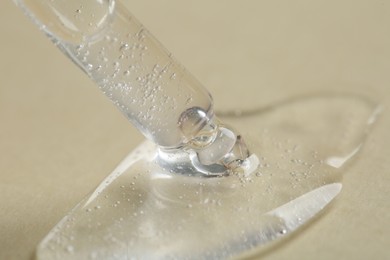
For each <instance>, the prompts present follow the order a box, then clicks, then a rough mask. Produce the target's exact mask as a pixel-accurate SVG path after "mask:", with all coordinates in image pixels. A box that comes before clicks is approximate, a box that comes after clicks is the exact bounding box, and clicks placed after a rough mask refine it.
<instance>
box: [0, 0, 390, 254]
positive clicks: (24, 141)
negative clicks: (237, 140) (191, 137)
mask: <svg viewBox="0 0 390 260" xmlns="http://www.w3.org/2000/svg"><path fill="white" fill-rule="evenodd" d="M124 2H125V4H126V5H127V6H128V7H129V9H130V10H131V11H132V13H133V14H134V15H135V16H136V17H138V19H139V20H141V21H142V22H143V23H144V24H145V26H146V27H147V28H149V29H150V31H152V33H154V34H155V35H156V37H157V38H158V39H160V41H162V42H163V43H164V44H165V45H166V47H167V48H168V49H169V50H170V51H172V52H173V53H174V54H175V56H176V57H177V59H178V60H180V61H181V62H182V63H183V64H184V65H185V66H186V67H187V68H188V69H189V70H190V71H191V72H193V74H195V75H196V76H197V77H198V78H199V79H200V81H202V82H203V83H204V84H205V85H206V86H207V87H208V89H209V90H210V91H211V93H213V95H214V98H215V103H216V107H217V108H218V109H220V110H221V109H227V108H235V107H244V108H245V107H253V106H259V105H267V104H271V103H272V102H276V101H279V100H283V99H285V98H288V97H292V96H300V95H303V94H307V93H318V92H323V91H329V92H335V93H338V92H343V93H344V92H347V93H358V94H363V95H365V96H367V97H369V98H371V99H373V100H376V101H377V102H378V103H380V104H382V105H383V106H384V107H385V110H384V112H383V114H382V116H381V118H380V119H379V121H378V123H377V124H376V126H375V127H374V129H373V132H372V134H371V135H370V136H369V138H368V140H367V143H366V145H365V147H364V149H363V151H362V152H361V153H360V155H359V157H358V159H357V160H356V161H355V163H354V164H353V165H352V166H351V167H349V168H348V170H347V171H346V172H345V173H344V176H343V184H344V188H343V190H342V194H341V195H340V196H339V197H338V198H337V201H336V202H335V203H334V204H333V205H332V207H331V208H330V209H329V210H328V211H327V212H326V213H325V214H324V216H322V217H321V218H319V219H317V220H316V221H315V223H313V224H312V225H310V226H309V227H308V228H306V229H304V230H303V231H302V232H301V234H299V235H297V236H294V237H293V239H291V240H289V241H287V242H286V243H283V245H282V246H281V247H278V248H276V249H275V250H270V251H267V252H265V253H264V254H262V256H263V257H264V258H265V259H287V258H288V259H368V258H371V259H384V258H389V257H390V252H389V245H390V200H389V194H390V186H389V185H390V174H389V168H390V160H389V159H388V157H389V155H390V136H389V127H390V117H389V113H388V109H387V108H388V106H389V105H390V1H385V0H382V1H379V0H367V1H357V0H350V1H347V0H333V1H309V0H307V1H305V0H297V1H289V0H284V1H282V0H274V1H257V0H253V1H248V0H246V1H224V0H218V1H217V0H215V1H207V0H200V1H179V0H166V1H154V0H132V1H130V0H128V1H124ZM0 37H1V48H0V73H1V74H0V75H1V77H0V259H30V258H31V257H32V256H33V253H34V249H35V247H36V245H37V244H38V242H39V241H40V240H41V239H42V238H43V237H44V236H45V235H46V234H47V233H48V232H49V230H50V229H51V228H52V227H53V226H54V225H55V224H56V223H57V222H58V221H59V220H60V219H61V218H62V217H63V216H64V215H65V214H66V213H67V212H68V211H69V210H70V209H71V208H72V207H73V206H74V205H75V204H76V203H77V202H79V201H80V200H81V199H82V198H83V197H84V196H85V195H86V194H87V193H88V192H89V191H91V190H92V189H93V188H94V187H95V186H96V185H97V184H98V183H99V182H100V181H101V180H102V179H103V178H104V177H105V176H106V175H107V174H108V173H109V172H110V171H111V170H112V169H113V167H114V166H115V165H116V164H117V163H118V162H119V161H120V160H121V159H122V158H123V157H124V156H125V155H126V154H127V153H128V152H129V151H130V150H131V149H132V148H134V147H135V146H136V145H137V144H138V143H139V142H141V140H142V137H141V136H140V134H138V133H137V132H136V130H135V129H134V128H133V127H132V126H131V125H129V124H128V123H127V122H126V121H125V119H124V118H123V117H122V116H121V115H120V113H118V112H117V111H116V109H115V108H114V107H113V106H112V105H111V104H110V102H109V101H108V100H107V99H106V98H105V97H104V96H103V95H102V94H101V93H100V92H99V90H98V88H97V87H95V86H94V84H93V83H92V82H91V81H90V80H89V79H88V78H87V77H86V76H85V75H84V74H83V73H82V72H81V71H80V70H79V69H78V68H76V67H75V66H73V64H72V63H71V62H70V61H69V60H67V59H66V58H65V57H64V56H63V55H62V54H61V53H60V52H59V51H58V50H57V49H56V48H55V47H54V46H53V45H52V44H51V43H50V42H49V41H48V40H47V39H46V38H45V37H44V36H43V34H42V33H40V32H39V31H38V30H37V28H35V27H34V25H33V24H32V23H30V22H29V21H28V20H27V19H26V18H25V17H24V16H23V15H22V13H21V12H20V10H18V9H17V8H16V7H15V6H14V5H13V4H12V1H1V3H0Z"/></svg>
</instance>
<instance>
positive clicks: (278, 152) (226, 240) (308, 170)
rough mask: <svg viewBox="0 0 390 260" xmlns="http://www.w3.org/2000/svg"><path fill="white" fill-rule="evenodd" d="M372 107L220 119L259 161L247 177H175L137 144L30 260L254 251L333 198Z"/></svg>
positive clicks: (363, 103)
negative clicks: (236, 132)
mask: <svg viewBox="0 0 390 260" xmlns="http://www.w3.org/2000/svg"><path fill="white" fill-rule="evenodd" d="M379 111H380V109H378V107H377V106H376V105H375V104H374V103H373V102H370V101H368V100H366V99H364V98H362V97H358V96H353V95H322V96H316V97H306V98H300V99H295V100H290V101H286V102H283V103H280V104H276V105H274V106H272V107H269V108H267V109H259V110H257V111H251V112H241V115H240V116H239V117H237V116H234V115H231V114H229V113H227V114H225V115H222V117H223V119H224V121H225V122H228V123H229V124H231V125H233V126H234V127H235V128H236V129H238V131H239V132H240V133H242V134H243V136H244V137H245V141H246V143H247V145H248V147H249V149H250V151H251V152H252V153H253V154H254V155H256V161H257V159H258V161H257V162H258V163H259V166H258V167H257V168H256V169H250V168H248V171H251V174H250V173H249V174H248V171H246V173H245V174H240V173H237V174H234V175H230V176H223V177H212V178H205V177H202V176H201V175H196V176H188V175H186V174H185V173H182V174H177V172H175V171H177V169H175V171H170V170H169V169H162V168H161V167H160V166H159V164H158V163H156V161H155V158H156V156H157V151H156V147H155V146H154V145H153V144H151V143H148V142H147V143H144V144H142V145H141V146H140V147H138V148H137V149H136V150H135V151H134V152H133V153H132V154H130V155H129V156H128V157H127V158H126V159H125V160H124V161H123V162H122V163H121V164H120V165H119V166H118V168H117V169H115V170H114V171H113V173H112V174H111V175H110V176H109V177H108V178H107V179H106V180H104V181H103V182H102V184H101V185H99V187H98V188H97V189H96V190H95V191H94V192H92V194H91V195H90V196H89V197H87V198H86V199H85V200H84V201H83V202H81V203H80V204H79V205H78V206H76V208H75V209H74V210H73V211H72V212H70V213H69V214H68V215H67V216H66V217H65V218H64V219H63V220H62V221H61V222H60V223H59V224H58V225H57V226H56V227H55V228H54V229H53V230H52V231H51V232H50V234H49V235H48V236H47V237H46V238H45V239H44V240H43V241H42V243H41V244H40V246H39V248H38V250H37V258H38V259H75V258H80V259H224V258H228V257H233V256H239V255H240V254H243V253H247V252H248V251H251V250H253V251H251V252H253V253H258V252H261V251H259V250H261V248H262V246H263V245H266V244H267V243H269V242H271V241H278V240H279V239H280V238H283V237H286V236H288V235H289V234H291V233H292V232H294V231H296V230H297V229H299V227H301V226H302V225H305V224H307V223H308V222H310V219H312V218H313V217H314V216H316V215H317V214H318V212H320V211H321V210H322V209H323V208H324V207H326V205H328V203H330V202H331V201H332V200H333V199H334V198H335V197H336V196H337V194H338V193H339V192H340V190H341V182H342V179H341V177H342V173H344V172H345V171H346V170H345V168H344V167H343V166H345V165H346V164H347V163H349V162H350V161H351V159H352V158H353V157H354V156H355V155H356V154H357V153H358V152H359V151H360V150H361V149H362V147H363V145H362V144H363V142H364V140H365V139H366V136H367V134H368V133H369V130H370V127H371V126H372V125H373V123H374V121H375V118H376V117H377V115H378V114H379ZM253 130H254V131H253ZM335 158H336V159H337V160H336V159H335ZM183 171H185V169H183ZM69 248H71V249H72V250H69Z"/></svg>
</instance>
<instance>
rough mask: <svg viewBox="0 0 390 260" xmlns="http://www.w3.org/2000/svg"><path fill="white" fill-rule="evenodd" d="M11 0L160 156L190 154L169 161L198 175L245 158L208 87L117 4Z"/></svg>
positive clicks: (226, 166)
mask: <svg viewBox="0 0 390 260" xmlns="http://www.w3.org/2000/svg"><path fill="white" fill-rule="evenodd" d="M15 1H16V3H17V4H18V5H19V6H20V7H21V8H22V9H23V10H24V11H25V13H27V15H28V16H30V17H31V18H32V19H33V21H35V22H36V23H37V24H38V25H39V27H40V28H41V29H42V30H43V31H44V32H45V33H46V34H47V35H48V36H49V37H50V38H51V39H52V41H53V42H54V43H55V44H56V45H57V46H58V47H59V48H60V49H61V50H62V51H63V52H64V53H65V54H66V55H68V57H69V58H70V59H72V61H73V62H75V63H76V64H77V65H78V66H79V67H80V68H82V69H83V70H84V71H85V72H86V73H87V74H88V76H89V77H90V78H91V79H92V80H93V81H95V82H96V83H97V84H98V86H99V87H100V89H101V90H102V91H103V92H104V94H105V95H106V96H107V97H109V98H110V99H111V100H112V101H113V102H114V103H115V105H116V106H117V107H118V108H119V109H120V111H121V112H122V113H123V114H124V115H125V116H126V117H127V118H128V120H129V121H130V122H131V123H132V124H133V125H134V126H135V127H136V128H138V129H139V130H140V131H141V133H143V135H144V136H145V137H147V138H148V139H149V140H151V141H153V142H154V143H155V144H157V145H158V146H159V147H160V148H161V150H162V151H164V152H165V153H169V154H171V153H176V154H177V153H178V152H179V151H178V150H179V149H181V148H187V151H188V150H191V151H195V154H196V155H194V156H187V155H183V154H182V155H180V156H176V158H178V157H180V158H183V157H188V158H187V159H185V160H187V161H188V164H195V165H198V166H199V167H200V168H202V165H203V166H205V167H206V169H202V170H201V172H203V173H205V174H208V173H210V172H214V173H215V172H219V173H221V172H225V171H226V169H227V168H228V165H237V162H239V161H242V159H245V157H247V156H248V152H247V151H246V148H245V145H244V143H243V142H242V140H241V138H240V137H239V136H237V135H236V134H235V133H234V132H233V131H232V130H230V129H228V128H227V127H222V126H220V123H218V120H217V119H216V118H215V116H214V113H213V102H212V98H211V96H210V94H209V93H208V91H207V90H206V89H205V88H204V87H203V86H202V85H201V84H200V82H199V81H197V80H196V79H195V78H194V77H193V76H192V75H191V74H190V73H188V72H187V71H186V70H185V69H184V67H183V66H181V65H180V64H179V63H178V62H177V61H176V60H175V59H174V58H173V57H172V55H171V54H170V53H169V52H168V51H167V50H166V49H165V48H164V47H163V46H162V45H161V44H160V43H159V42H158V41H157V40H156V39H155V38H154V37H153V36H152V35H151V34H150V33H149V32H148V31H147V30H145V28H144V27H143V26H142V25H141V24H140V23H139V22H138V21H137V20H136V19H135V18H134V17H133V16H132V15H131V14H130V13H129V12H128V11H127V10H126V8H124V6H122V5H121V4H120V3H119V2H116V1H114V0H110V1H108V0H105V1H102V0H95V1H90V0H88V1H80V0H72V1H70V0H66V1H65V0H15ZM213 144H214V145H213ZM237 145H238V147H236V146H237ZM175 148H176V149H175ZM181 150H183V149H181ZM160 154H161V153H160ZM169 154H168V156H167V155H166V154H165V155H164V154H162V156H161V158H169V157H170V155H169ZM186 154H188V152H187V153H186ZM190 157H191V158H190ZM161 158H160V161H165V159H161ZM209 165H214V167H211V168H210V167H209V168H207V166H209Z"/></svg>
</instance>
